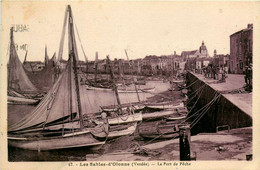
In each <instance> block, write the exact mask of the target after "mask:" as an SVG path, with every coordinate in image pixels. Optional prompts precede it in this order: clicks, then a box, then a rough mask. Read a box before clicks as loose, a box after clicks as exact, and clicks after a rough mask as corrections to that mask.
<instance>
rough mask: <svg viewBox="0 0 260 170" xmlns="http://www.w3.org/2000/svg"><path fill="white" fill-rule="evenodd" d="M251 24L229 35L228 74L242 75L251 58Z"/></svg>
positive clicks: (250, 62)
mask: <svg viewBox="0 0 260 170" xmlns="http://www.w3.org/2000/svg"><path fill="white" fill-rule="evenodd" d="M252 52H253V24H248V26H247V28H246V29H243V30H240V31H238V32H236V33H234V34H232V35H230V61H229V62H230V68H229V69H230V72H231V73H235V74H243V73H244V72H245V69H246V67H247V66H250V64H252V58H253V53H252Z"/></svg>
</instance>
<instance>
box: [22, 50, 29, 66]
mask: <svg viewBox="0 0 260 170" xmlns="http://www.w3.org/2000/svg"><path fill="white" fill-rule="evenodd" d="M27 53H28V50H26V53H25V56H24V61H23V64H25V62H26V58H27Z"/></svg>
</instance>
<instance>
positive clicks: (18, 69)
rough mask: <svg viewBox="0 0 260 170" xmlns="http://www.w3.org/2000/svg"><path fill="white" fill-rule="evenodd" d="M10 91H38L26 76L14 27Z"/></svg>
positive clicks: (11, 48) (9, 72)
mask: <svg viewBox="0 0 260 170" xmlns="http://www.w3.org/2000/svg"><path fill="white" fill-rule="evenodd" d="M8 89H13V90H15V91H17V92H22V93H24V92H25V93H26V92H35V91H37V89H36V87H35V86H34V85H33V84H32V82H31V81H30V79H29V78H28V76H27V75H26V73H25V71H24V69H23V66H22V63H21V61H20V60H19V58H18V55H17V52H16V49H15V44H14V38H13V27H12V28H11V43H10V58H9V63H8Z"/></svg>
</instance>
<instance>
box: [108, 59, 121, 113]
mask: <svg viewBox="0 0 260 170" xmlns="http://www.w3.org/2000/svg"><path fill="white" fill-rule="evenodd" d="M107 63H108V67H109V70H110V76H111V80H112V81H113V87H114V91H115V94H116V99H117V104H118V105H119V110H120V113H122V109H121V102H120V99H119V95H118V91H117V86H116V82H115V78H114V73H113V69H112V66H111V63H110V59H109V56H107Z"/></svg>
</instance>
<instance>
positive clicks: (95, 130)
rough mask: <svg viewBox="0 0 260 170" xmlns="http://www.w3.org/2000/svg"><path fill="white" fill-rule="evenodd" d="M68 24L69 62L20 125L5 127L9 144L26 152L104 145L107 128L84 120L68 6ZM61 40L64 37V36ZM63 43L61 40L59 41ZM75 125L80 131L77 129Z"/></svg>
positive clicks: (73, 36)
mask: <svg viewBox="0 0 260 170" xmlns="http://www.w3.org/2000/svg"><path fill="white" fill-rule="evenodd" d="M67 20H68V21H69V22H68V30H69V35H68V38H69V40H68V43H69V46H68V47H69V53H68V54H69V59H68V61H67V65H66V67H65V69H64V71H63V72H62V75H60V76H59V78H58V80H57V81H56V83H55V84H54V85H53V87H52V88H51V89H50V90H49V91H48V93H47V94H46V96H45V97H44V99H43V100H42V101H41V102H40V103H39V104H38V105H37V107H36V108H35V109H34V110H33V111H32V112H31V113H29V114H27V115H26V116H25V117H24V118H23V119H21V120H20V121H19V122H17V123H14V124H11V125H10V126H9V127H8V144H9V145H10V146H13V147H18V148H23V149H29V150H38V151H40V150H54V149H66V148H74V147H85V146H97V145H101V144H104V143H105V139H106V138H107V136H108V124H107V123H103V124H100V125H98V126H93V127H92V126H91V125H90V124H89V122H88V121H84V120H83V116H82V115H83V114H82V104H83V103H84V102H83V100H81V94H82V92H83V90H85V89H83V87H82V86H80V85H79V76H78V71H77V62H78V56H77V54H78V53H77V47H76V41H75V35H74V26H73V25H74V23H73V17H72V11H71V7H70V5H68V6H67V8H66V12H65V19H64V27H63V30H64V29H65V26H66V23H67ZM63 36H64V35H63ZM62 39H63V40H64V37H62ZM76 125H78V126H79V128H76V127H77V126H76Z"/></svg>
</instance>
